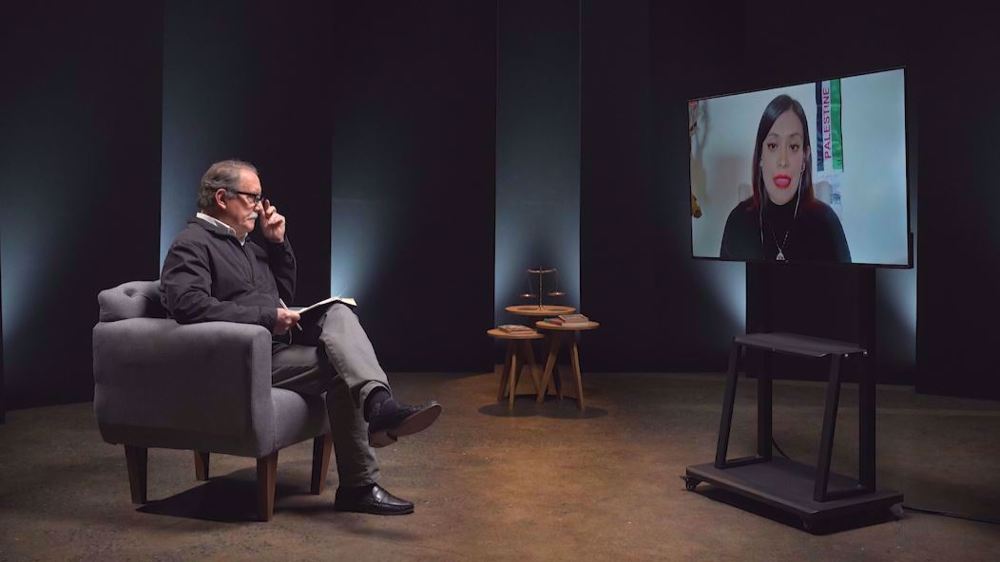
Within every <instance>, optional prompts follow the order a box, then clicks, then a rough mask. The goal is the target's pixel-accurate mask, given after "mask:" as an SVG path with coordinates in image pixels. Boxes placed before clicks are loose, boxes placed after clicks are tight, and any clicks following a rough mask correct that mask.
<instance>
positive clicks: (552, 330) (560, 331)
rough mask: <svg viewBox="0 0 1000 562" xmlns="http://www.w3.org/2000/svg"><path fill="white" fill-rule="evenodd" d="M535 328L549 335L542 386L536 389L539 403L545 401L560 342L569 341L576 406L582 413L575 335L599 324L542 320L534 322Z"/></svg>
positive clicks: (581, 381) (581, 388) (581, 386)
mask: <svg viewBox="0 0 1000 562" xmlns="http://www.w3.org/2000/svg"><path fill="white" fill-rule="evenodd" d="M535 326H537V327H538V328H540V329H542V330H545V331H546V332H548V334H549V355H548V358H546V360H545V371H543V372H542V384H541V386H540V387H539V388H538V398H537V401H538V402H539V403H541V402H543V401H544V400H545V389H546V388H548V386H549V379H551V377H552V371H553V369H554V368H555V366H556V359H557V358H558V356H559V348H560V347H561V345H562V340H563V339H564V338H565V339H569V359H570V364H571V365H572V367H573V382H574V383H575V384H576V405H577V407H579V408H580V411H583V410H584V409H585V408H586V405H585V404H584V400H583V379H582V377H581V375H580V350H579V347H578V346H577V343H576V339H577V338H576V335H577V334H578V333H580V332H585V331H588V330H595V329H597V328H598V327H599V326H600V324H599V323H597V322H585V323H580V324H570V325H562V324H552V323H549V322H546V321H544V320H539V321H538V322H535Z"/></svg>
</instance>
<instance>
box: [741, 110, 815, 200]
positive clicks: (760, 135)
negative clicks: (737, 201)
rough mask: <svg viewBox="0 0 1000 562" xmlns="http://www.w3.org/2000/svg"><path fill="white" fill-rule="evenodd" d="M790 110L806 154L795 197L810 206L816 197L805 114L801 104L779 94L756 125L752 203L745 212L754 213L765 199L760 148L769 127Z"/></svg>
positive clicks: (765, 192)
mask: <svg viewBox="0 0 1000 562" xmlns="http://www.w3.org/2000/svg"><path fill="white" fill-rule="evenodd" d="M789 109H791V110H792V111H793V112H794V113H795V115H796V116H797V117H798V118H799V121H800V122H802V137H803V141H802V149H803V150H804V151H805V154H806V166H805V169H804V170H803V171H802V176H801V177H802V183H801V184H799V187H798V189H799V191H800V192H799V193H798V194H797V196H798V197H799V198H800V199H799V202H800V203H801V204H803V205H805V204H810V203H812V202H813V201H815V199H816V195H815V193H814V192H813V181H812V144H811V141H812V137H810V136H809V121H807V120H806V112H805V110H803V109H802V104H800V103H799V102H798V101H796V100H795V98H793V97H791V96H788V95H785V94H781V95H780V96H778V97H776V98H774V99H773V100H771V103H769V104H767V107H765V108H764V114H763V115H761V116H760V124H759V125H757V142H756V144H754V147H753V160H752V161H751V168H753V170H752V172H751V177H752V178H753V201H752V202H751V203H750V205H749V206H748V207H747V210H748V211H750V210H753V211H756V210H757V209H758V208H760V204H761V201H762V199H761V198H762V197H766V196H767V195H766V194H767V191H766V190H765V189H764V179H763V178H762V177H761V174H760V147H761V145H763V144H764V139H765V138H766V137H767V133H768V132H770V131H771V127H772V126H774V122H775V121H777V120H778V117H779V116H780V115H781V114H782V113H784V112H786V111H788V110H789Z"/></svg>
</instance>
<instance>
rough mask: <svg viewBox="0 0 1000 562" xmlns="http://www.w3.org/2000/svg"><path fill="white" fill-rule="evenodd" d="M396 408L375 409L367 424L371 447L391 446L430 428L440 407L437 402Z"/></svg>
mask: <svg viewBox="0 0 1000 562" xmlns="http://www.w3.org/2000/svg"><path fill="white" fill-rule="evenodd" d="M396 406H397V407H396V408H394V409H393V410H391V411H387V412H384V411H382V410H381V409H377V410H376V411H375V412H373V413H372V417H371V420H370V421H369V422H368V443H369V444H370V445H371V446H372V447H376V448H378V447H385V446H386V445H392V444H393V443H395V442H396V440H397V439H398V438H400V437H403V436H404V435H413V434H414V433H417V432H418V431H423V430H425V429H427V428H428V427H430V426H431V424H432V423H434V421H435V420H437V419H438V416H440V415H441V410H442V408H441V405H440V404H438V403H437V402H431V403H429V404H424V405H423V406H408V405H405V404H399V403H397V404H396Z"/></svg>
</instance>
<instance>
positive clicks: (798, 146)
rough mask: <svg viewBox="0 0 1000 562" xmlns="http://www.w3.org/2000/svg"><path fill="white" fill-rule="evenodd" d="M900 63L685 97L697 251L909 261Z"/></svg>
mask: <svg viewBox="0 0 1000 562" xmlns="http://www.w3.org/2000/svg"><path fill="white" fill-rule="evenodd" d="M904 98H905V84H904V73H903V70H902V69H895V70H889V71H885V72H877V73H871V74H864V75H859V76H850V77H844V78H837V79H831V80H823V81H820V82H811V83H806V84H799V85H795V86H789V87H785V88H775V89H771V90H761V91H756V92H748V93H743V94H735V95H726V96H718V97H712V98H706V99H695V100H690V101H689V102H688V132H689V138H690V149H691V176H690V178H691V249H692V255H693V256H694V257H698V258H716V259H724V260H738V261H764V262H768V261H787V262H803V263H856V264H872V265H883V266H896V267H907V266H909V265H910V248H909V217H908V211H907V177H906V121H905V118H906V111H905V100H904Z"/></svg>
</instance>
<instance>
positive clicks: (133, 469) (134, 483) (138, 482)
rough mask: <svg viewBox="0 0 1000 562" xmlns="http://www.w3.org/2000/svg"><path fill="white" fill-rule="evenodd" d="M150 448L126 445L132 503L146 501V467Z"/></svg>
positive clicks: (126, 461)
mask: <svg viewBox="0 0 1000 562" xmlns="http://www.w3.org/2000/svg"><path fill="white" fill-rule="evenodd" d="M148 459H149V450H148V449H146V448H145V447H133V446H131V445H125V464H126V466H128V487H129V491H130V492H131V493H132V503H138V504H142V503H146V467H147V465H148V462H147V461H148Z"/></svg>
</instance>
